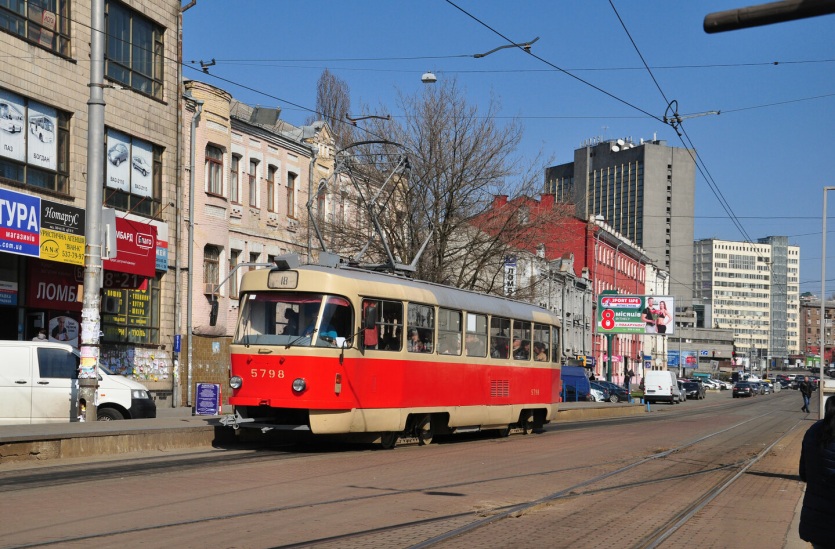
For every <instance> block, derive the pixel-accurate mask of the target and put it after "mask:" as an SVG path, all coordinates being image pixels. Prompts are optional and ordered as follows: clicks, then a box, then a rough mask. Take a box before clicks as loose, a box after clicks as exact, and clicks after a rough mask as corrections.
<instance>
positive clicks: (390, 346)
mask: <svg viewBox="0 0 835 549" xmlns="http://www.w3.org/2000/svg"><path fill="white" fill-rule="evenodd" d="M372 306H373V307H376V309H377V328H375V333H374V334H366V336H365V346H366V349H377V350H378V351H399V350H400V349H402V348H403V330H402V328H403V303H401V302H399V301H383V300H381V299H364V300H363V301H362V310H363V311H367V310H368V308H369V307H372ZM369 336H371V337H369Z"/></svg>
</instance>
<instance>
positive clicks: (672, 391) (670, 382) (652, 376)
mask: <svg viewBox="0 0 835 549" xmlns="http://www.w3.org/2000/svg"><path fill="white" fill-rule="evenodd" d="M644 401H646V402H669V403H670V404H675V403H677V402H681V401H682V396H681V391H680V390H679V388H678V379H677V378H676V373H675V372H672V371H670V370H649V371H646V372H644Z"/></svg>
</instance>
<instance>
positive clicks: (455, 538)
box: [0, 402, 792, 548]
mask: <svg viewBox="0 0 835 549" xmlns="http://www.w3.org/2000/svg"><path fill="white" fill-rule="evenodd" d="M750 404H756V402H745V403H736V402H735V403H733V404H728V403H726V404H725V405H724V406H722V405H721V404H720V405H717V409H724V407H725V406H728V407H731V408H734V409H737V410H741V409H745V410H748V409H749V408H748V406H749V405H750ZM715 411H716V409H714V412H715ZM778 411H779V410H775V409H771V410H769V411H766V412H765V413H757V414H756V415H754V416H752V417H748V418H746V419H745V420H743V421H736V422H734V423H733V424H731V425H726V426H725V427H724V428H722V429H714V430H712V431H710V432H708V433H707V434H704V435H703V436H700V437H697V438H694V439H692V440H688V441H686V442H684V443H682V444H679V445H676V446H675V447H673V448H666V449H663V450H660V451H657V450H656V451H653V452H650V453H646V454H643V455H641V456H638V457H635V456H633V457H632V458H631V459H629V461H628V462H626V461H625V459H626V458H624V459H612V460H604V461H596V462H594V463H589V464H588V465H586V466H579V467H570V468H554V469H550V470H541V471H536V472H533V473H531V474H533V475H536V476H542V477H543V482H545V479H546V478H560V477H562V478H565V477H566V476H570V477H574V478H578V477H582V476H588V478H586V479H583V480H580V481H579V482H574V483H572V484H571V485H570V486H567V487H562V488H561V489H560V490H558V491H555V492H552V493H550V494H546V495H544V496H541V497H538V498H535V499H532V500H530V501H525V502H516V503H513V504H506V505H495V506H482V507H480V508H477V509H474V510H471V511H469V512H451V513H448V514H442V515H439V516H434V517H427V518H420V519H415V520H408V521H403V522H399V523H396V524H389V525H378V526H377V527H372V528H369V529H367V530H360V531H355V532H350V533H344V534H336V535H333V536H322V537H318V538H316V539H308V540H306V541H297V542H295V543H293V542H291V543H287V544H285V545H274V546H275V547H284V548H290V547H314V546H315V547H341V548H349V547H354V546H356V547H360V546H368V544H369V543H372V544H373V543H375V542H374V540H375V539H386V536H388V535H391V534H392V533H400V534H403V533H406V532H410V531H411V530H415V529H417V530H421V531H426V530H428V531H434V532H435V535H429V536H425V535H415V536H406V537H411V539H412V540H422V541H418V542H416V543H413V544H412V545H410V547H439V546H447V545H449V546H466V545H467V543H468V542H467V540H468V536H478V535H479V532H481V531H483V530H485V529H487V528H489V527H490V526H493V525H500V524H501V523H502V522H503V521H506V520H507V519H511V518H520V519H523V520H524V519H525V517H530V516H532V515H535V514H536V513H537V512H541V511H542V510H543V509H547V508H549V507H550V506H552V505H554V504H555V503H556V502H559V501H568V500H573V501H578V500H582V499H584V498H593V497H595V496H601V495H605V494H617V493H620V492H623V491H626V490H630V489H631V490H635V489H639V490H640V489H642V488H646V487H648V486H651V485H653V484H663V483H670V482H678V481H681V480H683V479H686V478H698V477H707V478H710V476H711V475H721V476H720V477H717V478H715V479H714V478H711V479H710V480H709V481H705V482H706V483H705V484H704V485H703V486H702V489H703V490H702V491H703V494H701V495H700V496H699V497H698V498H697V499H695V500H693V501H692V502H691V503H690V504H689V505H688V506H687V507H685V508H682V509H680V510H678V511H677V512H676V513H675V514H674V515H673V516H671V517H669V518H668V519H667V520H666V521H665V522H664V523H663V524H661V525H659V526H658V527H657V528H655V529H653V530H652V532H651V533H649V534H647V535H646V536H644V537H642V538H641V539H639V540H634V545H629V546H632V547H657V546H659V545H660V544H662V543H663V542H664V541H665V540H667V539H668V538H669V536H671V535H672V534H673V533H674V532H675V531H677V530H678V529H679V528H680V527H681V526H682V525H683V524H686V522H687V521H688V520H690V518H692V516H693V515H695V514H696V513H698V511H699V510H700V509H702V508H703V507H704V506H705V505H708V504H709V503H710V502H711V501H712V500H713V499H715V498H716V497H717V496H718V495H719V494H721V493H722V491H724V490H726V489H727V487H729V486H731V485H732V484H733V482H735V480H736V479H738V478H739V477H741V476H742V475H744V474H745V472H746V471H748V470H749V469H750V468H751V467H752V466H753V465H754V464H756V463H757V461H759V460H760V459H762V457H763V456H765V455H767V454H768V452H769V451H770V450H771V449H772V448H773V447H774V446H775V445H776V444H778V443H779V441H780V440H782V438H783V437H784V436H785V435H786V433H787V432H789V431H791V429H792V427H790V428H788V429H785V430H784V431H782V432H780V433H775V437H773V440H771V441H770V443H769V444H768V445H767V446H766V447H765V449H762V450H761V451H759V452H757V453H756V455H754V456H748V457H747V458H744V459H733V460H731V459H729V460H726V461H727V462H726V463H722V464H719V465H715V464H711V465H710V466H705V467H701V468H699V469H698V470H694V471H691V472H686V473H682V474H676V475H668V474H652V475H649V476H646V475H644V474H643V473H639V471H640V470H641V469H642V466H644V465H647V464H650V463H653V462H659V461H664V460H665V459H667V458H670V457H671V456H676V455H680V454H682V453H683V452H684V451H685V450H687V449H689V448H698V447H700V446H701V445H705V444H707V443H708V442H709V441H712V440H715V439H717V438H720V437H721V436H722V435H726V434H727V433H731V432H733V431H736V430H744V429H745V428H746V426H748V425H751V424H752V423H759V422H762V421H764V420H766V419H767V418H769V417H772V416H774V415H775V414H776V412H778ZM699 412H700V410H698V409H694V410H692V412H691V414H689V417H691V418H695V417H701V415H700V414H699ZM656 417H658V419H659V420H661V419H671V418H673V415H672V414H658V415H657V416H656ZM653 421H656V420H655V419H653ZM559 431H560V430H559V429H556V430H554V431H550V430H548V431H547V432H546V433H544V435H546V436H547V435H553V436H558V435H559ZM519 439H520V440H524V438H523V437H519ZM484 442H485V443H487V444H493V443H494V442H495V443H499V444H501V443H502V441H501V440H500V439H497V440H495V441H492V440H491V441H484ZM364 451H366V452H367V451H368V450H364ZM421 451H423V452H424V453H425V451H426V450H425V449H415V450H414V455H412V456H411V458H415V456H416V455H417V454H418V453H419V452H421ZM329 453H330V454H333V453H334V452H322V453H316V454H314V453H312V452H308V453H304V454H303V455H294V454H292V453H289V452H288V453H287V454H286V455H285V454H279V453H270V454H266V453H262V452H258V454H254V455H251V456H242V455H237V456H229V458H223V459H220V460H218V459H217V457H216V456H213V455H212V454H211V453H207V455H205V456H198V457H199V459H198V461H201V460H204V461H203V463H197V462H195V463H193V464H191V465H188V467H192V466H193V467H201V466H206V465H210V466H211V465H217V466H224V465H227V464H230V463H233V462H236V461H237V462H239V463H241V464H243V465H245V466H249V465H257V464H260V463H261V462H266V461H270V460H272V461H276V460H277V459H279V460H283V459H293V458H299V459H301V458H309V457H313V456H320V455H322V456H326V455H327V454H329ZM347 453H348V454H354V453H355V452H354V451H353V450H349V451H348V452H347ZM375 453H376V454H378V455H389V453H388V452H380V451H376V452H375V451H372V455H373V454H375ZM326 457H327V456H326ZM406 457H409V456H408V455H407V456H406ZM697 457H698V456H697ZM242 458H243V459H242ZM690 461H692V462H693V463H695V464H699V463H701V461H709V460H699V459H696V458H691V459H690ZM149 465H150V464H149ZM179 465H180V466H182V464H179ZM124 466H125V464H120V465H119V467H121V471H120V470H119V468H118V467H116V466H115V465H114V466H113V469H112V470H111V471H110V474H112V475H113V476H114V477H115V476H118V475H119V474H120V472H121V473H125V468H124ZM152 467H153V469H152V470H147V469H146V472H148V473H157V472H168V471H171V470H174V469H176V468H177V467H178V464H177V462H176V461H174V462H171V463H169V464H163V463H157V464H155V465H153V466H152ZM143 468H144V466H140V467H139V468H138V470H139V472H140V473H138V474H141V471H142V470H143ZM595 469H598V470H599V469H605V472H603V473H600V474H594V472H595ZM75 472H78V471H75ZM62 474H63V475H64V476H65V478H66V479H67V482H70V480H71V477H72V474H73V471H72V470H70V469H68V470H65V471H63V472H62ZM83 476H85V477H91V478H92V477H96V475H95V474H93V473H90V474H89V475H88V474H86V473H85V474H84V475H83ZM517 476H519V477H520V478H521V477H522V476H529V475H528V474H526V475H517ZM630 477H635V478H630ZM642 477H643V478H642ZM513 478H514V477H513V476H502V477H498V476H496V477H490V478H481V479H475V480H473V479H469V480H464V481H462V482H457V483H443V484H438V485H424V486H421V487H420V488H417V489H416V488H409V489H402V490H393V491H383V492H378V493H373V494H365V495H362V496H353V497H345V498H333V499H325V500H320V501H307V502H305V503H303V504H299V505H271V506H267V507H262V508H260V509H250V510H248V511H241V512H234V513H218V514H210V515H208V516H202V517H195V518H193V519H189V520H182V521H177V520H174V521H165V520H162V521H155V522H154V523H153V524H149V525H148V526H147V527H145V526H140V527H137V528H123V529H119V528H111V529H109V530H108V529H106V530H105V531H100V532H98V533H95V534H92V533H91V534H89V535H79V536H70V537H63V538H61V539H60V540H58V539H56V540H55V541H53V542H48V541H47V542H42V543H33V544H31V545H15V546H20V547H39V546H50V545H59V544H63V543H77V542H84V541H101V542H105V544H106V543H112V542H113V541H114V540H119V539H122V538H123V537H125V536H127V537H128V539H129V538H130V536H133V535H141V534H142V533H143V532H148V531H151V530H160V529H163V530H165V529H171V531H177V529H178V528H181V527H192V526H198V527H200V526H204V525H210V524H222V523H224V522H226V521H229V524H233V523H234V522H233V521H235V520H238V519H241V518H257V517H265V518H266V517H269V521H270V522H274V521H281V520H282V519H281V518H280V517H281V516H282V515H283V514H285V513H291V512H294V511H298V510H300V509H307V510H313V509H322V510H325V509H333V511H331V512H335V511H336V510H337V509H338V508H339V507H340V506H344V505H346V504H351V505H354V504H357V503H358V502H361V501H374V500H377V501H386V499H387V498H389V497H391V496H397V497H402V496H404V495H406V494H410V493H411V494H416V495H419V494H420V493H423V494H433V493H434V494H441V493H453V492H460V491H461V490H462V487H465V486H475V485H479V484H481V485H487V484H489V483H501V482H507V481H509V480H512V479H513ZM99 479H100V477H97V480H99ZM29 480H32V479H29ZM612 481H616V482H615V483H613V484H611V482H612ZM46 485H47V484H43V485H42V486H46ZM0 489H2V490H13V489H15V487H14V483H13V482H11V481H8V482H7V483H6V485H5V486H3V479H2V478H1V477H0ZM383 506H386V504H385V503H384V504H383ZM326 514H327V513H326ZM474 515H475V517H476V519H475V520H473V518H474ZM288 516H289V515H288ZM297 539H298V538H297ZM378 544H379V543H378ZM456 544H457V545H456ZM0 545H2V544H0ZM383 545H385V544H383ZM397 546H403V547H405V546H409V545H407V544H403V545H397Z"/></svg>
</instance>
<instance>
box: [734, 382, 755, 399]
mask: <svg viewBox="0 0 835 549" xmlns="http://www.w3.org/2000/svg"><path fill="white" fill-rule="evenodd" d="M731 391H732V392H733V397H734V398H737V397H752V396H754V395H756V394H757V393H758V392H759V389H758V388H755V387H754V386H753V385H752V384H751V382H750V381H737V382H736V383H735V384H734V388H733V389H731Z"/></svg>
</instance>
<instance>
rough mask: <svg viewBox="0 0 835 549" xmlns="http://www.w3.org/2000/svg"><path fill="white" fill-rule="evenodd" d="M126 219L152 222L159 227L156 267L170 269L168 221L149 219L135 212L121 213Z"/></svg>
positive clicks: (160, 269)
mask: <svg viewBox="0 0 835 549" xmlns="http://www.w3.org/2000/svg"><path fill="white" fill-rule="evenodd" d="M119 215H122V217H124V218H125V219H130V220H131V221H136V222H139V223H146V224H147V223H150V224H151V225H153V226H154V227H156V228H157V249H156V269H157V270H158V271H167V270H168V223H165V222H164V221H157V220H156V219H148V218H147V217H141V216H138V215H133V214H119Z"/></svg>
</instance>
